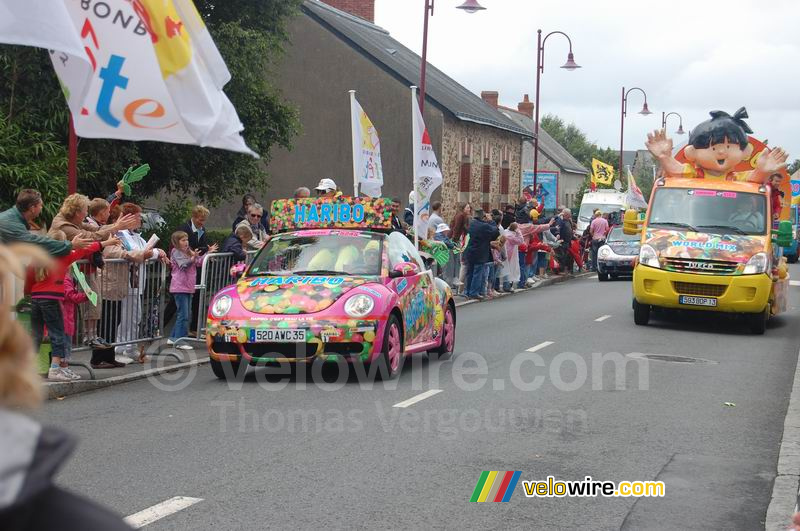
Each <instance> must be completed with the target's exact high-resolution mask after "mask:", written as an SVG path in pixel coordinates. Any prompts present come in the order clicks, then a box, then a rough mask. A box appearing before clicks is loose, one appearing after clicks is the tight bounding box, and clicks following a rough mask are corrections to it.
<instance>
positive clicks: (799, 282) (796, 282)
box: [789, 280, 800, 286]
mask: <svg viewBox="0 0 800 531" xmlns="http://www.w3.org/2000/svg"><path fill="white" fill-rule="evenodd" d="M789 285H790V286H800V280H790V281H789Z"/></svg>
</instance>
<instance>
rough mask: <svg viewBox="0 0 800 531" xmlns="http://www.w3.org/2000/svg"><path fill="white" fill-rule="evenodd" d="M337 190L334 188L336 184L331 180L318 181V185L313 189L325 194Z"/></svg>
mask: <svg viewBox="0 0 800 531" xmlns="http://www.w3.org/2000/svg"><path fill="white" fill-rule="evenodd" d="M337 188H338V187H337V186H336V183H335V182H333V179H320V181H319V184H318V185H317V187H316V188H314V189H315V190H323V191H325V192H327V191H328V190H336V189H337Z"/></svg>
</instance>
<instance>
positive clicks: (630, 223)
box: [622, 208, 644, 236]
mask: <svg viewBox="0 0 800 531" xmlns="http://www.w3.org/2000/svg"><path fill="white" fill-rule="evenodd" d="M643 223H644V221H642V220H640V219H639V212H637V211H636V210H635V209H633V208H629V209H628V210H626V211H625V217H624V218H623V222H622V232H624V233H625V234H627V235H629V236H632V235H634V234H641V232H642V224H643Z"/></svg>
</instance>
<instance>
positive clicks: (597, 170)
mask: <svg viewBox="0 0 800 531" xmlns="http://www.w3.org/2000/svg"><path fill="white" fill-rule="evenodd" d="M592 182H593V183H594V184H611V183H612V182H614V167H613V166H611V165H610V164H606V163H605V162H602V161H599V160H597V159H592Z"/></svg>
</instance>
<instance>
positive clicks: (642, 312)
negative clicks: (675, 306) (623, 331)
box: [633, 299, 650, 326]
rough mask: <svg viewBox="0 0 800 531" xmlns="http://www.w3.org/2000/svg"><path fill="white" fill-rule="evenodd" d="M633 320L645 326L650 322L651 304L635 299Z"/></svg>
mask: <svg viewBox="0 0 800 531" xmlns="http://www.w3.org/2000/svg"><path fill="white" fill-rule="evenodd" d="M633 322H634V323H636V324H637V325H639V326H644V325H646V324H647V323H649V322H650V305H649V304H642V303H640V302H639V301H637V300H636V299H633Z"/></svg>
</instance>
